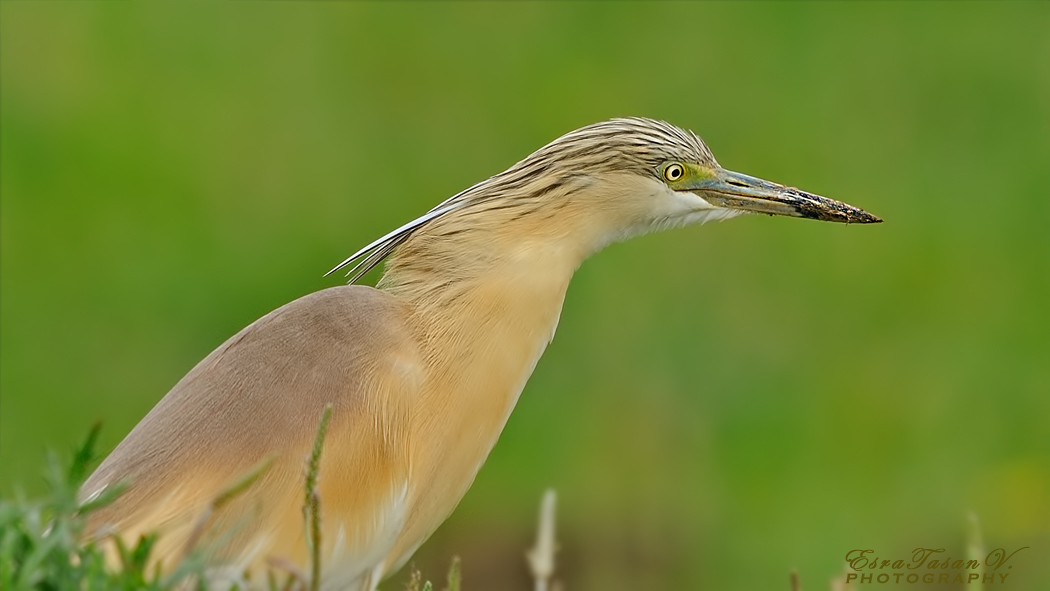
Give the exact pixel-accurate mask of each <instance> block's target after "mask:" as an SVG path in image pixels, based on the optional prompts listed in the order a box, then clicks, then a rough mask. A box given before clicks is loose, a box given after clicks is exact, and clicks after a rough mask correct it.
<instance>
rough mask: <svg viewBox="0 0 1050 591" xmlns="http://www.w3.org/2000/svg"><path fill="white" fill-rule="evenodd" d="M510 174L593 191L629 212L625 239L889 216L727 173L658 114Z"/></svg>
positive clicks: (536, 158)
mask: <svg viewBox="0 0 1050 591" xmlns="http://www.w3.org/2000/svg"><path fill="white" fill-rule="evenodd" d="M504 175H506V177H507V180H512V181H516V182H518V183H520V180H521V179H523V178H530V177H531V178H533V179H542V180H541V181H540V182H541V183H542V185H541V187H550V186H558V187H565V188H567V190H566V191H564V192H565V193H571V190H572V189H573V188H575V189H578V191H579V192H580V193H590V194H591V196H592V200H593V201H594V203H591V204H590V206H591V207H592V208H593V209H592V211H594V209H599V208H606V209H610V210H616V209H619V210H620V211H621V212H622V213H623V214H624V215H625V217H624V218H623V219H621V220H619V221H618V222H617V223H618V224H620V225H621V226H623V227H622V229H621V234H622V236H624V237H626V236H631V235H634V234H637V233H642V232H647V231H653V230H660V229H664V228H667V227H673V226H680V225H687V224H691V223H696V222H704V221H709V220H718V219H726V218H730V217H735V216H737V215H740V214H744V213H764V214H768V215H785V216H792V217H802V218H811V219H816V220H822V221H830V222H843V223H862V224H864V223H876V222H881V221H882V220H881V219H879V218H878V217H876V216H873V215H871V214H869V213H867V212H865V211H863V210H861V209H859V208H856V207H853V206H851V205H847V204H845V203H842V202H839V201H835V200H832V199H828V198H825V197H821V196H819V195H814V194H812V193H808V192H805V191H801V190H799V189H796V188H793V187H786V186H784V185H779V184H777V183H772V182H769V181H766V180H762V179H760V178H756V177H753V176H749V175H746V174H741V173H738V172H732V171H729V170H726V169H724V168H722V167H721V166H719V164H718V162H717V161H716V160H715V158H714V155H712V154H711V150H710V149H709V148H708V147H707V145H706V144H705V143H704V142H703V140H701V139H700V138H699V137H698V136H697V135H696V134H694V133H692V132H690V131H686V130H684V129H681V128H678V127H676V126H674V125H671V124H669V123H665V122H662V121H656V120H653V119H643V118H621V119H612V120H609V121H604V122H601V123H596V124H594V125H589V126H587V127H583V128H581V129H578V130H576V131H573V132H570V133H568V134H566V135H564V136H562V137H560V138H558V139H557V140H554V141H553V142H551V143H550V144H548V145H546V146H544V147H543V148H541V149H540V150H538V151H536V152H535V153H534V154H532V155H531V156H529V157H528V158H526V159H525V160H523V161H522V162H520V163H518V164H517V165H516V166H514V167H513V168H511V169H510V170H508V171H507V172H506V173H504ZM498 179H499V177H494V179H491V180H498ZM588 189H589V190H588ZM541 193H542V194H549V193H552V191H541ZM556 198H559V199H560V198H563V195H558V196H556Z"/></svg>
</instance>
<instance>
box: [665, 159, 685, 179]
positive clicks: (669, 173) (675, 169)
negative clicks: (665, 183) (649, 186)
mask: <svg viewBox="0 0 1050 591" xmlns="http://www.w3.org/2000/svg"><path fill="white" fill-rule="evenodd" d="M683 176H685V167H683V166H682V165H681V164H677V163H675V164H669V165H668V166H667V168H665V169H664V178H665V179H667V180H669V181H671V182H672V183H673V182H675V181H677V180H681V178H682V177H683Z"/></svg>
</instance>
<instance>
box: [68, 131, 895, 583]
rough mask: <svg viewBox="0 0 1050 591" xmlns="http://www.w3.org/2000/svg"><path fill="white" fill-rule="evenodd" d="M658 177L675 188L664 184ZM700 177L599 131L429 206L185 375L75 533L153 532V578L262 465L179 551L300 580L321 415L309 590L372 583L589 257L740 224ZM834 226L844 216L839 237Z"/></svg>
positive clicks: (125, 447)
mask: <svg viewBox="0 0 1050 591" xmlns="http://www.w3.org/2000/svg"><path fill="white" fill-rule="evenodd" d="M668 162H671V163H672V164H668ZM679 162H681V163H683V164H678V163H679ZM671 166H679V167H681V171H682V174H683V175H685V174H686V173H687V172H688V173H689V174H693V176H694V177H695V178H685V177H684V176H683V178H682V179H681V180H680V181H679V179H677V178H673V177H674V176H675V174H677V173H678V170H679V169H674V172H673V173H672V172H669V171H671V170H672V169H671V168H670V167H671ZM689 167H692V168H689ZM712 171H713V172H712ZM716 173H717V174H716ZM722 173H725V175H735V174H736V173H728V172H726V171H722V170H721V169H720V168H719V167H718V164H717V163H716V162H715V161H714V158H713V157H712V156H711V154H710V151H709V150H708V149H707V147H706V146H705V145H704V144H703V142H701V141H700V139H699V138H698V137H696V136H695V135H694V134H692V133H690V132H686V131H683V130H681V129H679V128H676V127H674V126H672V125H669V124H666V123H661V122H657V121H652V120H648V119H617V120H612V121H608V122H604V123H599V124H596V125H592V126H588V127H585V128H582V129H580V130H577V131H574V132H571V133H569V134H567V135H565V136H563V137H562V138H559V139H558V140H555V141H554V142H552V143H551V144H548V145H547V146H545V147H543V148H541V149H540V150H538V151H537V152H535V153H533V154H532V155H530V156H529V157H527V158H526V159H524V160H523V161H521V162H519V163H518V164H516V165H514V166H513V167H511V168H510V169H508V170H507V171H506V172H504V173H501V174H499V175H496V176H494V177H492V178H490V179H488V180H486V181H483V182H481V183H479V184H477V185H475V186H473V187H471V188H469V189H467V190H465V191H463V192H462V193H460V194H458V195H456V196H454V197H452V198H450V199H449V200H447V201H445V202H443V203H442V204H441V205H439V206H438V207H436V208H435V209H434V210H432V211H431V212H430V213H428V214H427V215H425V216H423V217H421V218H420V219H419V220H417V221H415V222H412V223H410V224H406V225H405V226H403V227H402V228H399V229H398V230H396V231H394V232H392V233H390V234H388V235H386V236H384V237H383V238H381V239H379V240H377V241H376V242H373V243H372V244H370V245H369V246H368V247H366V248H365V249H363V250H362V251H360V252H358V253H357V254H355V255H354V256H353V257H351V258H350V259H347V261H344V263H343V265H346V264H348V263H352V262H354V261H355V260H356V261H359V265H358V266H357V267H355V268H354V269H352V270H351V273H354V277H355V278H356V277H357V276H359V275H360V273H363V272H365V271H367V270H368V269H369V268H371V267H373V266H375V265H376V264H378V263H379V262H380V261H381V260H382V259H384V258H386V257H387V256H388V255H391V256H389V259H388V262H387V267H386V271H385V273H384V275H383V277H382V278H381V279H380V282H379V284H378V286H377V288H376V289H373V288H370V287H362V286H345V287H338V288H331V289H327V290H323V291H320V292H317V293H314V294H311V295H308V296H305V297H303V298H300V299H298V300H296V301H294V302H292V303H290V304H288V305H286V306H284V307H282V308H279V309H278V310H276V311H274V312H272V313H270V314H268V315H267V316H265V317H263V318H261V319H259V320H258V321H256V322H255V323H253V324H252V325H250V326H248V327H247V328H245V329H244V330H242V331H241V332H240V333H238V334H237V335H235V336H234V337H232V338H231V339H230V340H228V341H227V342H226V343H224V344H223V345H222V346H220V347H219V348H218V349H217V350H216V351H214V352H213V353H212V354H211V355H209V356H208V357H207V358H205V359H204V360H203V361H201V362H200V363H199V364H198V365H197V366H196V367H195V368H194V369H193V370H192V371H191V372H190V373H189V374H187V376H186V377H184V378H183V379H182V380H181V381H180V382H179V383H178V384H177V385H176V386H175V387H174V388H173V389H172V391H171V392H169V393H168V395H167V396H166V397H165V398H164V399H163V400H161V402H160V403H158V405H157V406H156V407H155V408H154V409H153V410H152V411H151V412H150V413H149V414H148V415H147V416H146V418H144V419H143V420H142V422H141V423H139V425H138V426H137V427H136V428H135V429H134V430H133V431H132V432H131V433H130V434H129V435H128V437H127V438H126V439H125V440H124V441H123V442H122V443H121V444H120V445H119V446H118V447H117V448H116V449H115V450H114V452H113V453H112V454H111V455H110V456H109V457H108V458H107V459H106V460H105V461H104V462H103V463H102V465H101V466H100V467H99V469H98V470H97V471H96V472H95V474H94V475H92V477H91V478H90V479H89V481H88V482H87V483H86V484H85V486H84V488H83V490H82V493H83V494H84V495H85V496H90V495H93V494H97V493H98V492H99V491H100V490H102V489H104V488H105V487H106V486H109V485H112V484H114V483H115V482H117V481H119V480H124V479H127V480H130V481H131V483H132V485H131V487H130V488H129V490H128V491H127V492H126V493H125V494H124V495H123V496H121V497H120V498H119V499H118V500H117V502H116V503H115V504H113V505H111V506H109V507H106V508H104V509H103V510H102V511H100V512H99V513H96V514H95V515H94V516H93V517H92V527H93V528H94V530H95V531H96V532H98V531H103V530H104V529H106V527H111V528H113V529H115V530H116V531H118V532H120V533H121V535H123V536H125V537H133V536H135V535H138V534H141V533H146V532H149V531H153V530H159V531H160V534H161V537H160V540H161V541H160V544H161V545H160V546H159V548H158V555H159V559H160V560H162V561H163V563H164V564H165V566H167V567H170V566H171V565H172V564H173V563H174V562H176V561H177V560H178V559H179V558H180V557H181V556H182V554H183V553H184V552H185V550H186V545H187V543H188V542H189V541H190V540H191V539H193V538H194V536H195V533H194V532H195V528H198V525H199V522H200V520H201V515H203V514H205V512H206V511H207V509H208V506H209V504H210V503H211V502H212V500H213V499H214V498H215V497H216V495H218V494H221V493H222V491H224V490H225V489H226V488H227V487H229V486H230V485H231V484H232V483H233V482H235V481H236V479H237V478H238V477H239V476H241V475H243V474H244V473H247V472H249V471H250V470H251V469H252V468H253V467H254V466H256V465H258V464H259V463H260V462H263V461H267V460H269V461H270V462H271V463H270V465H269V466H270V467H269V468H268V469H266V470H265V471H264V472H263V473H262V476H261V477H260V478H259V479H258V480H257V481H256V482H254V483H253V484H252V485H251V486H250V487H249V488H248V489H247V490H245V491H244V492H243V494H241V495H239V496H238V497H237V498H235V500H234V501H233V502H231V503H230V504H228V505H225V506H224V507H223V508H222V510H221V511H219V512H218V513H216V514H215V515H214V516H212V517H211V519H210V520H209V521H208V522H207V527H206V530H207V535H205V536H204V537H202V538H201V543H200V544H199V545H198V546H201V547H204V548H205V549H209V548H211V556H212V562H213V563H214V564H215V565H217V568H218V569H225V570H226V571H228V572H232V573H233V574H235V575H236V574H237V573H239V572H241V571H243V570H244V569H246V568H247V569H250V570H252V571H253V572H256V573H257V572H258V571H259V570H261V569H263V568H265V567H266V565H267V562H268V561H269V562H270V563H272V561H274V560H277V561H278V562H285V563H291V564H298V565H300V566H302V565H305V564H306V562H307V544H306V540H305V536H304V529H303V521H302V513H301V511H300V507H301V505H302V500H303V474H304V465H305V460H306V457H307V456H308V454H309V450H310V448H311V445H312V442H313V436H314V433H315V429H316V427H317V424H318V421H319V419H320V417H321V413H322V410H323V409H324V407H325V405H328V404H330V405H332V409H333V410H332V422H331V426H330V428H329V433H328V436H327V439H326V440H325V447H324V453H323V455H322V461H321V466H320V470H319V495H320V503H321V514H322V541H323V547H322V551H321V556H322V564H323V567H324V576H323V588H325V589H373V588H374V587H375V585H376V584H378V582H379V580H380V579H381V578H382V577H384V576H386V575H387V574H389V573H390V572H392V571H393V570H394V569H396V568H397V567H399V566H400V565H401V564H402V563H403V562H404V561H405V560H407V558H408V557H409V556H411V554H412V553H413V552H414V551H415V550H416V548H418V546H419V545H420V544H421V543H422V542H423V541H424V540H426V538H427V537H428V536H429V535H430V534H431V533H433V531H434V530H435V529H436V528H437V526H438V525H440V523H441V522H442V521H444V519H445V518H446V517H447V516H448V514H449V513H450V512H451V511H452V509H453V508H454V507H455V505H456V504H457V503H458V502H459V500H460V499H461V498H462V496H463V495H464V494H465V492H466V490H467V489H468V488H469V486H470V484H471V483H472V482H473V479H474V477H475V475H476V474H477V472H478V470H479V469H480V468H481V465H482V464H483V463H484V461H485V458H486V457H487V456H488V453H489V452H490V450H491V449H492V447H493V445H495V443H496V440H497V438H498V437H499V434H500V432H501V431H502V429H503V426H504V425H505V423H506V421H507V419H508V417H509V415H510V412H511V410H512V409H513V408H514V405H515V403H516V402H517V399H518V396H519V394H520V393H521V391H522V389H523V388H524V386H525V382H526V380H527V379H528V377H529V375H531V373H532V370H533V368H534V367H535V364H536V362H537V361H538V360H539V357H540V355H541V354H542V353H543V350H544V348H545V347H546V345H547V344H548V343H549V342H550V340H551V338H553V336H554V331H555V328H556V327H557V323H558V318H559V315H560V313H561V308H562V302H563V301H564V297H565V292H566V290H567V288H568V285H569V280H570V279H571V277H572V274H573V272H574V271H575V270H576V268H577V267H578V266H579V265H580V264H581V263H582V262H583V260H584V259H586V258H587V257H588V256H590V255H591V254H592V253H594V252H596V251H597V250H599V249H601V248H602V247H603V246H605V245H606V244H608V243H609V242H612V241H615V240H620V239H624V238H627V237H630V236H632V235H635V234H638V233H642V232H646V231H652V230H657V229H662V228H666V227H670V226H676V225H684V224H688V223H693V222H696V221H703V220H707V219H722V218H726V217H732V216H733V215H736V214H738V213H741V209H740V208H739V203H738V202H737V201H734V202H733V205H731V206H730V207H723V206H716V205H713V204H712V203H710V202H709V201H708V200H706V199H705V198H704V197H701V196H700V195H701V194H703V195H704V196H706V197H707V199H715V198H722V197H720V196H721V195H723V193H717V194H715V193H711V194H710V195H709V194H708V193H709V192H711V191H716V189H717V190H718V191H721V189H718V188H717V187H716V188H714V189H713V188H710V187H709V186H708V184H710V182H711V181H710V179H716V180H718V179H719V178H721V177H720V176H719V175H722ZM723 176H724V175H723ZM716 177H717V178H716ZM738 177H739V178H738ZM726 178H728V179H729V181H731V182H732V183H731V184H733V186H734V187H735V186H738V185H736V184H735V183H737V182H744V183H745V184H746V183H748V182H751V181H750V180H748V179H751V177H744V176H743V175H737V176H736V177H726ZM739 179H744V180H743V181H740V180H739ZM751 180H753V181H759V180H758V179H751ZM686 182H689V183H692V185H689V186H685V185H682V183H686ZM761 182H763V183H764V182H765V181H761ZM705 183H708V184H705ZM754 186H755V187H759V189H761V190H763V191H766V192H768V193H770V194H772V193H773V192H774V189H775V191H776V192H777V194H776V201H777V207H781V209H783V208H785V207H794V208H795V209H794V213H788V215H800V216H803V217H817V214H813V213H812V212H813V211H818V210H813V209H812V208H813V207H819V208H823V209H819V211H818V213H819V215H825V210H827V212H828V213H826V215H828V216H834V215H838V216H848V215H853V216H858V215H860V214H863V215H868V214H864V212H859V213H857V212H858V211H859V210H855V209H853V208H849V206H844V205H843V204H839V203H837V202H831V201H830V200H824V201H818V202H817V205H816V206H814V205H812V204H803V205H798V203H797V202H798V200H800V199H803V200H805V199H810V198H812V199H816V200H823V198H819V197H816V196H812V195H809V194H806V193H802V192H798V191H797V190H794V189H787V188H784V187H780V186H779V185H771V184H770V186H771V187H774V188H772V189H771V188H768V187H765V186H759V185H757V184H756V185H754ZM759 189H754V188H750V189H748V190H752V191H758V190H759ZM749 195H751V194H750V193H743V194H740V193H739V192H737V193H732V196H733V197H732V198H733V199H737V200H738V201H740V200H742V199H746V198H750V197H749ZM784 203H787V204H788V205H784ZM828 204H830V205H828ZM840 206H841V207H840ZM760 207H766V206H764V205H760ZM806 207H810V208H811V209H806ZM842 208H848V209H845V210H844V209H842ZM756 210H759V211H768V210H764V209H756ZM785 211H786V210H785ZM842 211H846V213H842ZM775 213H784V211H781V210H777V211H775ZM869 217H870V216H869ZM821 219H833V217H825V218H821ZM872 219H877V218H872ZM851 220H852V221H864V220H862V219H860V218H848V217H846V218H845V219H842V220H840V221H851ZM867 221H871V220H867ZM343 265H340V266H343Z"/></svg>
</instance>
